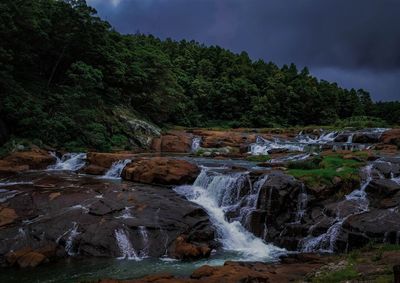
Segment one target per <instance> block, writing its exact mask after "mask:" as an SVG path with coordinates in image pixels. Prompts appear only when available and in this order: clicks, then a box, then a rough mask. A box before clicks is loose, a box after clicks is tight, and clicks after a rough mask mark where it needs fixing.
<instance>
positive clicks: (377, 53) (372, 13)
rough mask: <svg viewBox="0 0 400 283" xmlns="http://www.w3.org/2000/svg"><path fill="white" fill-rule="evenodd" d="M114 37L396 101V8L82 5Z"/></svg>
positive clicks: (186, 1) (257, 2)
mask: <svg viewBox="0 0 400 283" xmlns="http://www.w3.org/2000/svg"><path fill="white" fill-rule="evenodd" d="M87 2H88V4H89V5H91V6H93V7H94V8H96V10H97V11H98V13H99V15H100V16H101V17H102V18H103V19H105V20H107V21H109V22H110V23H111V24H112V25H113V26H114V27H115V29H116V30H118V31H119V32H122V33H135V32H136V31H140V32H142V33H146V34H147V33H149V34H153V35H155V36H158V37H160V38H167V37H170V38H173V39H176V40H180V39H188V40H191V39H194V40H196V41H199V42H201V43H205V44H207V45H220V46H222V47H225V48H228V49H231V50H232V51H235V52H240V51H242V50H245V51H246V52H247V53H249V55H250V56H251V57H252V58H253V59H258V58H262V59H264V60H266V61H273V62H275V63H277V64H279V65H282V64H285V63H287V64H289V63H291V62H293V63H295V64H296V65H298V66H299V67H300V68H301V67H303V66H308V67H309V69H310V71H311V73H312V74H313V75H315V76H317V77H318V78H321V79H326V80H330V81H336V82H338V83H339V85H341V86H343V87H347V88H351V87H354V88H364V89H366V90H368V91H369V92H370V93H371V95H372V98H373V99H374V100H385V101H387V100H400V0H88V1H87Z"/></svg>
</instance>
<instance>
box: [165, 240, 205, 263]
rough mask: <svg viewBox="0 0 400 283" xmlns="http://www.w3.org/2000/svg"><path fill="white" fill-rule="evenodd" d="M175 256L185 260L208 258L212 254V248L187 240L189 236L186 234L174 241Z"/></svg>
mask: <svg viewBox="0 0 400 283" xmlns="http://www.w3.org/2000/svg"><path fill="white" fill-rule="evenodd" d="M174 246H175V249H174V252H173V257H174V258H177V259H183V260H196V259H200V258H207V257H209V256H210V254H211V248H210V247H208V246H205V245H201V246H199V245H195V244H192V243H188V242H187V237H186V236H184V235H181V236H179V237H178V238H176V240H175V242H174Z"/></svg>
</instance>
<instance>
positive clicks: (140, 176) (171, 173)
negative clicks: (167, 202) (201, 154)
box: [122, 157, 199, 185]
mask: <svg viewBox="0 0 400 283" xmlns="http://www.w3.org/2000/svg"><path fill="white" fill-rule="evenodd" d="M198 173H199V168H198V167H197V166H196V165H194V164H191V163H189V162H187V161H185V160H177V159H172V158H167V157H154V158H150V159H139V160H136V161H134V162H132V163H130V164H128V165H127V166H126V167H125V168H124V170H123V171H122V178H123V179H125V180H130V181H134V182H139V183H147V184H163V185H182V184H188V183H191V182H193V181H194V180H195V179H196V177H197V175H198Z"/></svg>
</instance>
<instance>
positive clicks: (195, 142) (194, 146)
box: [191, 137, 201, 152]
mask: <svg viewBox="0 0 400 283" xmlns="http://www.w3.org/2000/svg"><path fill="white" fill-rule="evenodd" d="M200 145H201V137H193V139H192V148H191V151H192V152H197V151H198V150H199V149H200Z"/></svg>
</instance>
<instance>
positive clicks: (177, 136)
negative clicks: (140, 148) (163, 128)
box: [151, 131, 193, 153]
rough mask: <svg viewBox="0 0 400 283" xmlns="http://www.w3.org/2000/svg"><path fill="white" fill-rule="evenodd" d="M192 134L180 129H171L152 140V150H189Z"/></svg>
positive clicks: (181, 151) (179, 151)
mask: <svg viewBox="0 0 400 283" xmlns="http://www.w3.org/2000/svg"><path fill="white" fill-rule="evenodd" d="M192 138H193V135H191V134H188V133H186V132H181V131H171V132H168V133H166V134H164V135H162V136H160V137H158V138H155V139H154V140H153V142H152V146H151V148H152V150H154V151H161V152H178V153H185V152H190V150H191V146H192Z"/></svg>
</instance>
